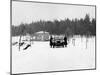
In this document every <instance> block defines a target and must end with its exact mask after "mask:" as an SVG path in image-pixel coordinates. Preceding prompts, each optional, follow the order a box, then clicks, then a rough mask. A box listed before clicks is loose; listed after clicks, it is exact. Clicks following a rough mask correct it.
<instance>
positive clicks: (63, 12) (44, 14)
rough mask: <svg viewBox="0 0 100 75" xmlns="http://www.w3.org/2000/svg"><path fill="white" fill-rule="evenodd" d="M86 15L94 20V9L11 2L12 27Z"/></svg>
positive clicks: (91, 7) (90, 7) (89, 7)
mask: <svg viewBox="0 0 100 75" xmlns="http://www.w3.org/2000/svg"><path fill="white" fill-rule="evenodd" d="M86 14H89V16H90V18H91V19H92V18H95V7H93V6H77V5H63V4H47V3H33V2H16V1H12V24H13V25H19V24H21V23H31V22H32V21H33V22H35V21H39V20H51V21H53V20H54V19H58V20H64V19H65V18H69V19H75V18H78V19H80V18H84V17H85V15H86Z"/></svg>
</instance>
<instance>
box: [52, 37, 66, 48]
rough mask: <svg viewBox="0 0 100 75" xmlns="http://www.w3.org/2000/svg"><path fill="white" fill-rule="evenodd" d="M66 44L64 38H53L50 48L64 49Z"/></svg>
mask: <svg viewBox="0 0 100 75" xmlns="http://www.w3.org/2000/svg"><path fill="white" fill-rule="evenodd" d="M65 45H66V44H65V40H64V37H63V38H60V37H57V38H55V37H54V38H51V39H50V46H51V47H53V48H54V47H64V46H65Z"/></svg>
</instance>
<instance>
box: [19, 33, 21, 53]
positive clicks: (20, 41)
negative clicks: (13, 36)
mask: <svg viewBox="0 0 100 75" xmlns="http://www.w3.org/2000/svg"><path fill="white" fill-rule="evenodd" d="M20 43H21V35H20V38H19V51H20Z"/></svg>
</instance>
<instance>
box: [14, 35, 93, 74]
mask: <svg viewBox="0 0 100 75" xmlns="http://www.w3.org/2000/svg"><path fill="white" fill-rule="evenodd" d="M18 39H19V38H18V37H12V42H16V41H17V42H18ZM72 39H73V38H71V39H69V44H68V46H67V47H65V48H63V47H61V48H50V46H49V42H48V41H47V42H39V41H34V42H33V44H32V45H31V47H29V48H28V49H27V50H23V48H24V47H25V46H26V44H24V45H23V46H22V47H21V48H20V51H19V49H18V44H16V45H12V73H14V74H15V73H30V72H47V71H61V70H76V69H92V68H95V37H91V38H88V42H87V46H86V38H85V37H82V38H80V37H78V36H76V37H74V39H75V44H73V43H72ZM26 43H29V42H26Z"/></svg>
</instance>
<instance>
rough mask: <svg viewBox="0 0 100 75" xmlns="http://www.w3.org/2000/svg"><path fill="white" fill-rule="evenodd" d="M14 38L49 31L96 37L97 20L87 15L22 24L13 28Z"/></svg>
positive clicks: (51, 32)
mask: <svg viewBox="0 0 100 75" xmlns="http://www.w3.org/2000/svg"><path fill="white" fill-rule="evenodd" d="M11 29H12V36H18V35H26V34H27V33H28V34H30V35H33V34H34V33H35V32H38V31H47V32H49V33H50V34H57V35H59V34H66V35H94V36H95V35H96V20H95V19H94V18H93V19H92V20H91V21H90V17H89V15H88V14H86V16H85V18H81V19H73V20H70V19H68V18H67V19H65V20H60V21H58V20H54V21H42V20H40V21H37V22H32V23H30V24H23V23H22V24H20V25H18V26H14V25H12V26H11Z"/></svg>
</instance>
